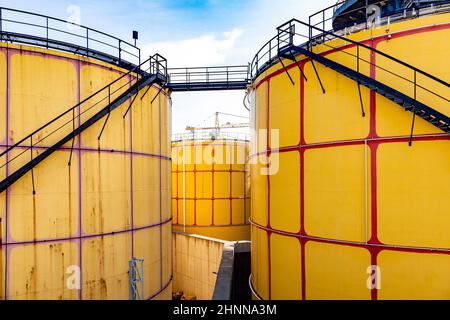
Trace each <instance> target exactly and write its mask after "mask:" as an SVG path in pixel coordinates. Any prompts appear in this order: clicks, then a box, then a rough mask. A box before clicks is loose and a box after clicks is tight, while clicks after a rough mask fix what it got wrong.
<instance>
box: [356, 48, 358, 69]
mask: <svg viewBox="0 0 450 320" xmlns="http://www.w3.org/2000/svg"><path fill="white" fill-rule="evenodd" d="M356 68H357V71H358V73H359V45H357V46H356Z"/></svg>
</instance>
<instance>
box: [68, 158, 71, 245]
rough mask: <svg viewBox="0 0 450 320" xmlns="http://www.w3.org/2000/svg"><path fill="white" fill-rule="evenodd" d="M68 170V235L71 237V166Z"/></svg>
mask: <svg viewBox="0 0 450 320" xmlns="http://www.w3.org/2000/svg"><path fill="white" fill-rule="evenodd" d="M68 170H69V185H68V187H69V188H68V190H69V210H68V212H69V216H68V218H69V235H70V238H72V170H71V166H68Z"/></svg>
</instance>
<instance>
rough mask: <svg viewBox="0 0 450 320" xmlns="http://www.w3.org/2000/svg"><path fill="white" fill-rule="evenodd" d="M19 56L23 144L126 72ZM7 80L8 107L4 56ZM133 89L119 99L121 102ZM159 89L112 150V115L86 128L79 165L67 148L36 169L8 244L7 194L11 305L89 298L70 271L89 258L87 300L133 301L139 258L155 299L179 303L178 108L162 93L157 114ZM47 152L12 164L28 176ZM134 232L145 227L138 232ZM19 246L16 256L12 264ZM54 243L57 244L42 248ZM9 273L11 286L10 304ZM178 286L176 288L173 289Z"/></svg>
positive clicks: (15, 201)
mask: <svg viewBox="0 0 450 320" xmlns="http://www.w3.org/2000/svg"><path fill="white" fill-rule="evenodd" d="M0 46H1V47H3V44H0ZM8 47H9V49H8V50H10V57H11V58H10V66H11V67H10V84H11V86H10V97H11V101H10V120H9V127H10V131H9V135H10V141H11V142H16V141H18V140H20V139H21V138H23V137H24V136H25V135H27V134H29V133H30V132H32V131H34V130H35V129H37V128H38V127H39V126H41V125H43V124H44V123H46V122H48V121H49V120H51V119H52V118H54V117H55V116H56V115H59V114H60V113H62V112H63V111H66V110H67V109H69V108H71V107H73V106H74V105H75V104H76V103H77V101H78V97H80V99H84V98H86V97H87V96H89V95H90V94H92V93H93V92H95V91H96V90H98V89H100V88H101V87H103V86H105V85H106V84H108V83H109V82H111V81H112V80H115V79H117V78H118V77H120V75H121V74H123V72H124V70H121V69H119V68H117V67H115V66H112V65H108V64H105V63H102V62H99V61H96V60H93V59H86V58H82V57H78V56H73V55H70V54H69V55H68V54H64V53H60V52H54V51H51V50H45V49H38V48H31V47H27V46H15V45H8ZM16 49H23V50H22V51H18V50H16ZM5 50H6V49H5ZM78 70H79V72H80V73H79V75H78ZM0 73H1V74H2V75H3V76H0V99H1V100H3V99H4V98H5V97H6V79H7V77H6V74H7V73H6V55H5V54H4V52H3V51H0ZM78 79H79V80H78ZM126 82H127V80H125V79H124V80H121V81H120V82H118V83H117V84H116V85H113V86H112V88H111V91H112V93H113V91H114V90H117V89H119V87H120V86H121V85H123V84H124V83H126ZM127 87H128V85H127ZM127 87H124V88H122V89H121V90H120V92H116V93H113V97H112V99H114V98H116V97H117V96H118V95H119V94H120V93H123V92H124V91H125V90H126V88H127ZM145 90H146V88H143V89H142V90H141V91H140V92H139V95H140V96H142V95H143V93H144V92H145ZM158 90H159V87H157V86H154V87H153V88H152V89H151V90H150V91H149V93H148V95H147V96H146V97H145V98H144V99H143V100H142V102H141V99H140V98H138V99H137V100H136V103H135V104H134V105H133V108H132V110H131V111H130V113H129V114H128V116H127V118H125V119H123V115H124V114H125V111H126V109H127V108H128V106H129V103H130V101H127V102H125V103H124V104H123V105H121V106H120V107H119V108H117V109H115V110H114V111H113V112H112V113H111V116H110V119H109V121H108V124H107V126H106V127H105V130H104V132H103V135H102V139H101V140H100V142H99V141H98V139H97V137H98V135H99V134H100V131H101V129H102V126H103V124H104V120H105V119H106V117H104V118H103V119H101V120H100V121H98V122H97V123H96V124H94V125H93V126H92V127H91V128H89V129H88V130H86V131H85V132H84V133H83V134H82V138H81V141H80V140H79V139H75V144H74V146H75V150H74V152H73V154H72V159H71V160H72V161H71V166H70V167H69V166H68V161H69V155H70V150H58V151H56V152H54V153H53V154H52V155H51V156H50V157H48V158H47V159H46V160H45V161H43V162H42V163H40V164H39V165H38V166H37V167H35V168H34V170H33V175H34V183H35V187H36V195H34V196H33V194H32V190H33V189H32V175H31V172H30V173H28V174H26V175H25V176H24V177H23V178H21V179H20V180H18V181H17V182H16V183H15V184H14V185H13V186H12V187H11V188H10V189H9V197H10V198H9V199H10V201H9V209H8V210H9V211H8V217H9V221H8V222H9V233H8V234H6V232H7V231H6V229H5V224H6V221H5V219H6V211H5V208H6V204H5V201H6V192H3V193H2V194H0V218H1V219H2V222H1V226H0V239H1V241H2V243H3V246H1V249H0V251H1V252H0V257H1V258H0V261H1V262H0V274H1V276H0V290H1V293H0V299H2V298H6V299H78V298H79V295H80V292H79V291H78V290H69V289H68V288H67V286H66V281H67V280H68V277H69V276H70V274H68V273H67V272H66V271H67V268H68V267H70V266H78V265H79V264H80V261H79V260H80V259H81V260H82V265H80V267H81V273H82V293H81V298H83V299H94V300H97V299H128V298H129V276H128V261H129V260H130V259H131V258H132V257H133V256H134V257H136V258H142V259H144V274H145V276H144V284H145V292H144V296H145V298H148V297H154V298H155V299H171V291H172V290H171V277H172V261H171V259H172V247H171V232H172V226H171V223H170V219H171V216H172V211H171V202H170V197H171V180H170V177H171V175H170V174H171V173H170V170H171V168H170V132H169V130H170V119H171V101H170V97H169V96H168V94H167V93H166V92H162V93H161V95H160V97H159V99H156V100H155V102H154V103H153V104H152V105H151V104H150V101H151V100H152V99H153V96H154V95H156V93H157V92H158ZM104 97H106V91H105V94H102V95H100V96H99V97H97V100H98V101H96V102H98V104H97V105H95V106H94V102H92V101H89V103H86V104H83V105H82V106H81V109H80V110H77V112H76V114H78V111H80V112H82V113H83V115H82V117H81V121H85V120H86V119H88V118H89V117H91V116H92V115H93V114H94V113H96V112H98V111H99V110H100V109H101V108H103V107H105V106H106V105H107V102H108V101H107V100H104V101H100V100H101V99H102V98H104ZM5 106H6V104H5V103H0V123H2V125H0V145H2V144H3V143H4V142H5V141H4V138H5V134H6V132H5V130H4V129H5V128H6V126H5V125H3V124H5V123H6V117H5V115H6V109H5ZM91 107H92V108H91ZM90 108H91V109H90ZM65 121H67V118H64V119H62V120H61V121H57V122H56V123H55V124H54V125H52V126H51V127H50V129H49V130H47V131H48V132H47V131H46V132H44V133H42V134H40V135H39V136H38V135H36V137H34V142H37V141H38V139H42V138H44V135H45V134H48V133H50V131H52V130H54V129H56V127H58V126H60V125H62V124H63V123H64V122H65ZM71 129H72V126H71V125H69V126H66V127H65V128H64V129H63V130H60V131H58V132H56V133H55V134H53V135H52V136H51V137H50V138H47V139H45V140H43V141H42V142H41V143H39V145H40V146H42V147H46V146H50V145H51V144H52V143H54V142H56V141H57V140H59V139H61V138H62V137H63V136H65V135H66V134H68V133H69V130H71ZM28 143H29V142H26V144H25V146H27V144H28ZM80 143H81V145H80ZM70 145H71V143H69V144H68V145H66V147H67V146H69V147H70ZM78 147H81V148H82V151H80V150H78ZM43 150H44V149H34V150H33V153H31V152H29V151H27V152H25V153H23V154H22V155H20V154H19V152H21V151H19V152H17V151H15V152H13V153H11V158H12V157H15V156H18V158H17V159H15V160H14V161H12V162H11V164H10V165H9V171H10V172H13V171H15V170H17V169H18V168H20V167H21V166H22V165H24V164H25V163H27V162H28V161H29V160H30V159H31V156H33V157H36V156H37V155H38V154H39V153H41V152H42V151H43ZM132 152H136V153H138V154H136V153H132ZM2 165H3V163H2V164H0V166H2ZM4 176H5V168H2V169H0V179H3V178H4ZM80 222H81V225H80ZM160 224H161V225H160ZM133 227H134V228H140V229H139V231H131V229H132V228H133ZM105 233H108V234H105ZM79 237H82V240H81V241H80V240H79V239H78V238H79ZM7 240H8V246H7V247H8V250H10V258H9V259H8V261H7V262H6V261H5V254H6V241H7ZM43 240H45V241H47V242H45V243H39V242H38V243H36V244H33V241H43ZM24 242H28V243H26V244H25V243H24ZM30 242H31V243H30ZM6 263H8V270H9V271H8V277H9V278H10V283H9V289H8V291H7V292H6V294H7V296H6V297H5V296H4V286H5V285H4V270H5V267H6ZM155 270H157V272H155ZM166 285H168V287H167V289H165V290H163V287H164V286H166ZM160 291H162V292H160Z"/></svg>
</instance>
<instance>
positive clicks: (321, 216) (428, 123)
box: [250, 1, 450, 300]
mask: <svg viewBox="0 0 450 320" xmlns="http://www.w3.org/2000/svg"><path fill="white" fill-rule="evenodd" d="M353 2H355V3H356V1H346V2H344V3H345V4H344V5H347V4H352V3H353ZM363 2H364V1H359V3H360V4H361V3H363ZM391 2H392V1H389V3H391ZM340 5H342V3H341V4H340ZM427 5H428V7H426V8H422V9H421V10H420V15H419V14H418V11H417V9H415V10H412V9H411V8H410V9H408V10H407V9H405V11H400V12H399V13H396V14H395V15H394V14H392V15H385V16H383V17H382V19H381V24H379V25H375V26H373V27H372V28H366V23H365V22H364V23H363V24H362V25H358V24H355V26H353V25H354V23H353V22H352V23H351V27H348V28H344V27H342V28H341V29H340V31H338V33H339V35H341V36H344V37H347V39H351V40H353V41H356V42H359V43H363V44H365V45H366V46H367V47H369V49H367V47H360V46H358V45H355V44H354V43H352V42H349V41H343V40H342V39H340V38H337V37H336V36H334V35H332V34H326V35H324V36H320V37H318V38H316V39H315V42H314V43H313V46H312V52H313V53H314V54H316V55H311V54H310V53H307V52H305V53H304V54H302V53H299V52H296V53H295V54H294V55H290V54H289V53H286V55H285V56H283V57H281V61H282V63H283V64H282V63H280V60H278V59H277V57H276V53H275V55H272V57H274V59H272V60H271V61H270V62H269V63H267V64H265V65H263V63H261V62H260V63H259V65H256V66H255V62H256V61H258V60H259V59H261V56H262V55H264V54H265V52H266V51H264V50H263V51H261V52H260V56H259V57H258V56H257V57H256V58H255V60H254V66H255V69H256V70H258V72H257V73H256V75H255V77H254V79H253V84H252V89H251V93H250V95H251V100H252V123H253V127H254V129H256V130H257V131H256V133H257V137H258V140H260V141H261V140H262V141H266V144H265V145H263V146H258V147H256V148H255V149H253V150H252V151H251V156H250V159H251V167H252V169H251V185H252V194H251V211H252V216H251V223H252V276H251V286H252V289H253V292H254V294H255V296H256V297H258V298H260V299H275V300H276V299H299V300H301V299H313V300H314V299H362V300H364V299H372V300H377V299H379V300H385V299H445V300H448V299H450V273H449V272H448V269H449V268H450V233H449V232H448V231H449V225H450V209H449V208H448V199H449V198H450V184H449V183H448V181H449V180H450V167H449V163H450V138H449V136H448V133H446V132H448V128H449V127H448V123H447V124H445V123H444V122H439V121H438V120H436V119H435V118H433V117H428V116H423V114H422V113H421V111H418V110H419V109H416V112H417V114H416V116H415V117H414V116H413V113H412V112H406V111H405V108H406V110H407V111H411V108H410V107H408V104H405V105H403V106H402V103H400V104H399V103H398V102H399V101H402V99H403V101H406V100H405V99H406V98H405V97H404V96H401V95H398V94H397V93H394V94H395V95H396V97H392V96H386V95H385V91H387V90H388V89H389V88H393V89H395V90H396V91H397V92H400V93H401V94H403V95H406V96H409V97H413V98H414V100H415V101H412V102H411V103H416V102H417V101H419V102H420V103H423V104H424V105H426V106H429V107H430V108H431V109H433V110H436V111H438V112H439V113H440V114H441V115H442V114H443V115H444V116H443V118H445V117H447V119H448V117H450V88H449V85H448V82H450V61H449V59H448V52H449V51H450V42H449V38H450V13H448V12H449V7H448V5H447V6H446V7H444V6H442V7H439V6H437V4H436V3H435V6H429V4H427ZM364 10H365V8H363V11H362V12H364ZM338 11H339V10H338ZM336 12H337V11H336ZM382 12H383V11H382ZM320 16H321V17H322V12H321V13H320ZM324 16H325V14H324ZM327 17H328V16H327ZM347 19H348V17H347ZM344 20H345V17H344ZM307 24H308V23H306V25H307ZM324 24H325V22H324ZM317 25H318V26H319V28H321V27H322V23H319V24H317ZM302 26H305V24H303V25H302V24H301V23H296V26H295V27H296V28H295V31H292V30H294V28H293V27H289V28H287V29H286V30H290V31H288V33H289V32H291V33H290V34H291V35H292V37H294V35H295V37H297V35H298V34H303V35H304V36H305V37H304V38H305V40H302V41H308V37H309V36H310V34H308V31H314V35H317V33H318V32H316V29H313V28H311V27H309V28H308V27H307V28H306V29H305V30H306V31H305V32H304V33H302V32H303V31H302ZM308 29H309V30H308ZM281 33H283V32H281ZM285 39H286V38H285ZM286 41H288V42H290V41H289V39H287V40H286ZM281 42H282V41H281ZM272 44H273V47H272V48H277V45H278V44H277V43H276V40H275V41H274V42H273V43H272ZM280 47H282V46H280ZM267 48H269V45H267V47H266V49H267ZM370 48H372V49H376V50H378V51H373V50H371V49H370ZM294 49H295V48H293V50H294ZM268 50H270V48H269V49H268ZM358 50H360V51H359V52H358ZM285 52H286V51H285ZM382 53H385V54H387V55H390V56H392V57H395V58H396V59H399V60H400V61H401V62H404V63H405V64H403V63H399V62H398V61H397V62H396V61H394V60H393V59H391V58H389V57H387V56H385V55H383V54H382ZM272 54H273V51H272ZM318 55H319V56H320V57H325V58H327V59H328V60H331V61H333V62H336V63H338V64H339V65H343V66H345V67H347V68H349V69H352V70H355V71H359V73H360V74H362V75H365V76H366V77H368V78H370V79H372V80H376V81H378V82H380V83H383V84H385V85H387V87H388V88H386V87H384V89H380V88H381V87H380V86H378V85H373V86H372V87H368V86H367V85H365V84H364V83H363V82H361V84H360V89H361V92H360V93H359V90H358V82H357V81H355V79H366V80H367V78H363V77H360V76H359V75H355V73H352V72H349V71H348V69H344V68H341V67H340V66H337V65H336V64H334V65H333V64H330V63H329V62H327V65H325V61H326V60H323V59H322V60H321V61H322V62H323V63H322V62H319V59H320V57H318ZM266 56H269V55H268V54H266ZM358 56H359V58H360V64H359V65H358V64H357V60H356V59H355V57H358ZM283 65H284V66H283ZM407 65H410V66H414V67H415V68H418V69H420V70H421V71H424V72H425V73H422V72H421V71H416V72H414V69H412V68H411V67H410V66H407ZM338 68H340V70H341V71H342V70H343V71H342V72H344V71H345V70H347V71H345V72H346V73H347V75H353V77H354V78H353V79H352V78H350V77H349V76H347V75H345V74H343V73H342V72H338V71H336V69H338ZM255 69H254V70H255ZM316 71H317V72H316ZM415 73H416V76H415V77H416V79H415V80H414V74H415ZM427 74H429V75H432V76H429V75H427ZM436 79H437V80H436ZM439 79H440V80H439ZM291 80H292V81H291ZM366 80H364V81H366ZM361 81H362V80H361ZM414 81H416V82H414ZM366 83H371V82H370V81H368V82H366ZM415 84H416V85H415ZM321 85H322V86H323V88H322V86H321ZM414 88H415V89H414ZM323 89H324V90H323ZM383 90H384V91H383ZM389 90H390V89H389ZM392 92H394V91H392ZM394 94H393V95H394ZM397 97H400V98H398V101H393V100H395V99H397ZM362 109H363V110H364V113H365V115H364V116H363V111H362ZM413 110H414V109H413ZM433 119H435V120H433ZM413 121H414V122H413ZM266 129H269V131H268V132H266ZM411 132H412V133H413V136H412V140H411V137H410V134H411ZM410 142H411V143H410ZM255 145H256V144H255ZM267 155H269V159H270V166H269V169H270V167H271V166H273V170H269V173H268V172H267V170H266V169H267V163H268V161H267V160H268V159H267Z"/></svg>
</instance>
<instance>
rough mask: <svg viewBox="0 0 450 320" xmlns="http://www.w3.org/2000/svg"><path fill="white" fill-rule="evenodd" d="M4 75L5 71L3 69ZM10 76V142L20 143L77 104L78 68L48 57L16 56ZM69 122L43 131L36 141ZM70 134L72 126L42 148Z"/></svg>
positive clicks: (52, 138) (53, 125) (44, 142)
mask: <svg viewBox="0 0 450 320" xmlns="http://www.w3.org/2000/svg"><path fill="white" fill-rule="evenodd" d="M2 72H3V73H5V72H6V70H5V69H2ZM10 72H11V73H10V86H11V87H10V141H11V142H18V141H19V140H20V139H22V138H23V137H25V136H26V135H28V134H30V133H32V132H33V131H34V130H36V129H37V128H39V127H41V126H42V125H44V124H46V123H47V122H48V121H49V120H51V119H53V118H55V117H56V116H58V115H60V114H61V113H63V112H64V111H66V110H67V109H69V108H70V107H73V106H74V105H75V104H76V103H77V102H78V101H77V75H76V67H75V64H73V63H70V62H68V61H65V60H62V59H52V57H51V56H49V55H41V54H27V53H19V52H14V53H13V54H11V59H10ZM67 120H68V119H67V118H63V119H61V120H58V121H57V122H55V123H54V124H52V125H51V126H49V127H48V128H46V129H45V130H43V131H41V132H40V133H39V135H37V136H36V137H34V138H35V139H36V140H35V142H36V141H38V140H40V139H42V138H44V137H45V136H47V135H48V134H50V133H51V132H52V131H53V130H55V129H57V128H58V127H59V126H61V125H63V124H64V123H65V121H67ZM70 130H71V126H66V127H64V128H63V129H61V130H60V131H59V132H58V134H55V135H52V136H51V137H49V138H46V139H45V140H44V141H43V142H42V144H40V145H43V146H49V145H51V144H52V143H55V142H57V141H58V140H59V139H61V138H60V137H61V136H63V135H66V134H68V133H69V132H70ZM27 143H28V144H29V142H27Z"/></svg>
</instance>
